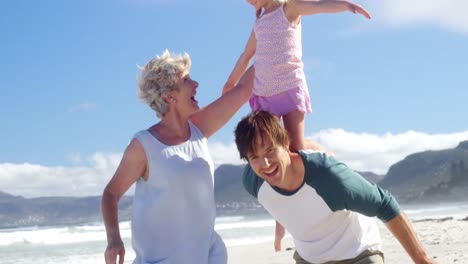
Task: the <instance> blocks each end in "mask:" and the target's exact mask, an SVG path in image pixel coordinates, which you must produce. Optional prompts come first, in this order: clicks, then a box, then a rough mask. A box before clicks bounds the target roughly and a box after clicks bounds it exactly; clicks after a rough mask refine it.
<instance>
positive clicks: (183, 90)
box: [172, 72, 200, 114]
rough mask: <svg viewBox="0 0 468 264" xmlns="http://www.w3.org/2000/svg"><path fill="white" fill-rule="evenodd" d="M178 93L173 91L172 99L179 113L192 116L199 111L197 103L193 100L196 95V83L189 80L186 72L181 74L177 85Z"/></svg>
mask: <svg viewBox="0 0 468 264" xmlns="http://www.w3.org/2000/svg"><path fill="white" fill-rule="evenodd" d="M177 86H178V88H179V89H178V91H175V92H174V93H173V95H172V97H173V98H174V99H175V102H174V104H175V106H176V108H177V109H178V110H179V111H182V112H186V113H187V114H192V113H193V112H195V111H197V110H199V109H200V107H199V106H198V101H197V100H196V99H195V96H196V95H197V88H198V82H196V81H194V80H192V79H191V78H190V74H189V73H188V72H186V73H183V74H182V76H181V78H180V80H179V82H178V83H177Z"/></svg>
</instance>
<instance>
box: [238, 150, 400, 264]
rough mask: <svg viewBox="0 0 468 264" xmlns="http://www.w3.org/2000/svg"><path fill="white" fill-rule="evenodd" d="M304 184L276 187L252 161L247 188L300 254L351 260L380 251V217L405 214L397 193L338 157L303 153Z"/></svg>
mask: <svg viewBox="0 0 468 264" xmlns="http://www.w3.org/2000/svg"><path fill="white" fill-rule="evenodd" d="M298 153H299V155H300V156H301V158H302V161H303V162H304V167H305V175H304V183H303V184H302V186H301V187H300V188H299V189H298V190H296V191H294V192H286V191H283V190H281V189H279V188H277V187H272V186H270V185H269V184H268V183H267V182H265V181H264V180H263V179H261V178H260V177H258V176H257V175H256V174H255V172H254V171H253V170H252V168H251V166H250V165H247V166H246V167H245V170H244V173H243V176H242V178H243V183H244V187H245V189H246V190H247V191H248V192H249V193H250V194H251V195H253V196H254V197H256V198H257V199H258V201H259V202H260V204H262V205H263V207H264V208H265V209H266V210H267V211H268V212H269V213H270V214H271V215H272V216H273V217H274V218H275V219H276V220H277V221H278V222H279V223H281V224H282V225H283V226H284V227H285V228H286V229H287V230H288V231H289V233H290V234H291V235H292V237H293V239H294V243H295V245H296V250H297V252H298V253H299V255H300V256H301V257H302V258H303V259H305V260H307V261H309V262H313V263H323V262H327V261H333V260H343V259H351V258H354V257H356V256H357V255H359V254H360V253H361V252H363V251H364V250H366V249H369V250H380V244H381V241H380V234H379V230H378V227H377V224H376V222H375V220H374V219H373V218H372V217H374V216H376V217H378V218H379V219H380V220H382V221H383V222H387V221H389V220H391V219H392V218H394V217H395V216H397V215H398V214H399V213H400V207H399V205H398V203H397V202H396V200H395V199H394V197H393V196H392V195H391V194H390V193H389V192H388V191H385V190H383V189H382V188H380V187H379V186H377V185H375V184H373V183H370V182H368V181H367V180H365V179H364V178H363V177H362V176H361V175H359V174H358V173H356V172H355V171H353V170H351V169H349V168H348V167H347V166H346V165H345V164H343V163H341V162H339V161H338V160H336V159H335V158H334V157H331V156H328V155H326V154H324V153H321V152H312V151H308V150H306V151H299V152H298Z"/></svg>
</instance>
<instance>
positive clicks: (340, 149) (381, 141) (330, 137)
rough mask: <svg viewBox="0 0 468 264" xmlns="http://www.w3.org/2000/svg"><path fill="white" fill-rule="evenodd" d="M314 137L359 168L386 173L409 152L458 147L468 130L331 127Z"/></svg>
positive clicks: (347, 162) (354, 167)
mask: <svg viewBox="0 0 468 264" xmlns="http://www.w3.org/2000/svg"><path fill="white" fill-rule="evenodd" d="M310 137H311V138H312V139H314V140H315V141H317V142H319V143H320V144H322V145H323V146H324V147H325V148H326V149H329V150H331V151H333V152H334V153H335V154H336V157H337V158H338V159H340V160H342V161H343V162H345V163H346V164H348V166H349V167H351V168H353V169H355V170H358V171H372V172H375V173H379V174H385V173H386V172H387V170H388V168H389V167H390V166H391V165H393V164H394V163H396V162H398V161H400V160H402V159H404V158H405V157H406V156H408V155H409V154H413V153H416V152H421V151H426V150H441V149H448V148H454V147H456V146H457V145H458V143H459V142H461V141H464V140H467V139H468V131H464V132H459V133H451V134H426V133H421V132H415V131H408V132H405V133H401V134H392V133H386V134H383V135H375V134H368V133H353V132H348V131H344V130H342V129H329V130H324V131H320V132H318V133H316V134H313V135H311V136H310Z"/></svg>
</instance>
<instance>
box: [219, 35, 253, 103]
mask: <svg viewBox="0 0 468 264" xmlns="http://www.w3.org/2000/svg"><path fill="white" fill-rule="evenodd" d="M256 46H257V39H256V38H255V33H254V31H253V30H252V33H251V34H250V37H249V40H248V41H247V44H246V46H245V50H244V52H243V53H242V54H241V56H240V57H239V59H238V60H237V63H236V66H234V69H233V70H232V72H231V75H229V78H228V79H227V81H226V84H224V88H223V95H224V94H225V93H227V92H228V91H229V90H231V89H232V88H233V87H234V85H236V83H237V82H238V81H239V79H240V77H241V76H242V74H243V73H244V72H245V69H247V67H248V66H249V62H250V59H252V57H253V56H254V54H255V49H256Z"/></svg>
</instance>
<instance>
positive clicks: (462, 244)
mask: <svg viewBox="0 0 468 264" xmlns="http://www.w3.org/2000/svg"><path fill="white" fill-rule="evenodd" d="M379 226H380V234H381V236H382V242H383V246H382V250H383V252H384V254H385V263H389V264H406V263H413V262H412V261H411V258H410V257H409V256H408V255H407V254H406V252H405V250H404V249H403V247H402V246H401V245H400V244H399V242H398V241H397V240H396V239H395V238H394V237H393V235H392V234H391V233H390V231H388V229H387V228H386V227H385V225H384V224H382V223H380V222H379ZM413 226H414V228H415V230H416V232H417V234H418V237H419V239H420V241H421V242H422V244H423V245H424V247H425V248H426V251H427V253H428V254H429V256H431V257H432V258H433V259H435V260H436V261H437V263H439V264H448V263H460V264H468V217H466V218H464V219H462V218H442V219H425V220H417V221H413ZM287 249H289V250H287ZM293 253H294V243H293V242H292V239H291V238H285V239H283V250H282V251H280V252H274V249H273V241H271V242H267V243H263V244H256V245H249V246H237V247H230V248H228V254H229V263H230V264H250V263H252V264H294V260H293V258H292V255H293Z"/></svg>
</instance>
